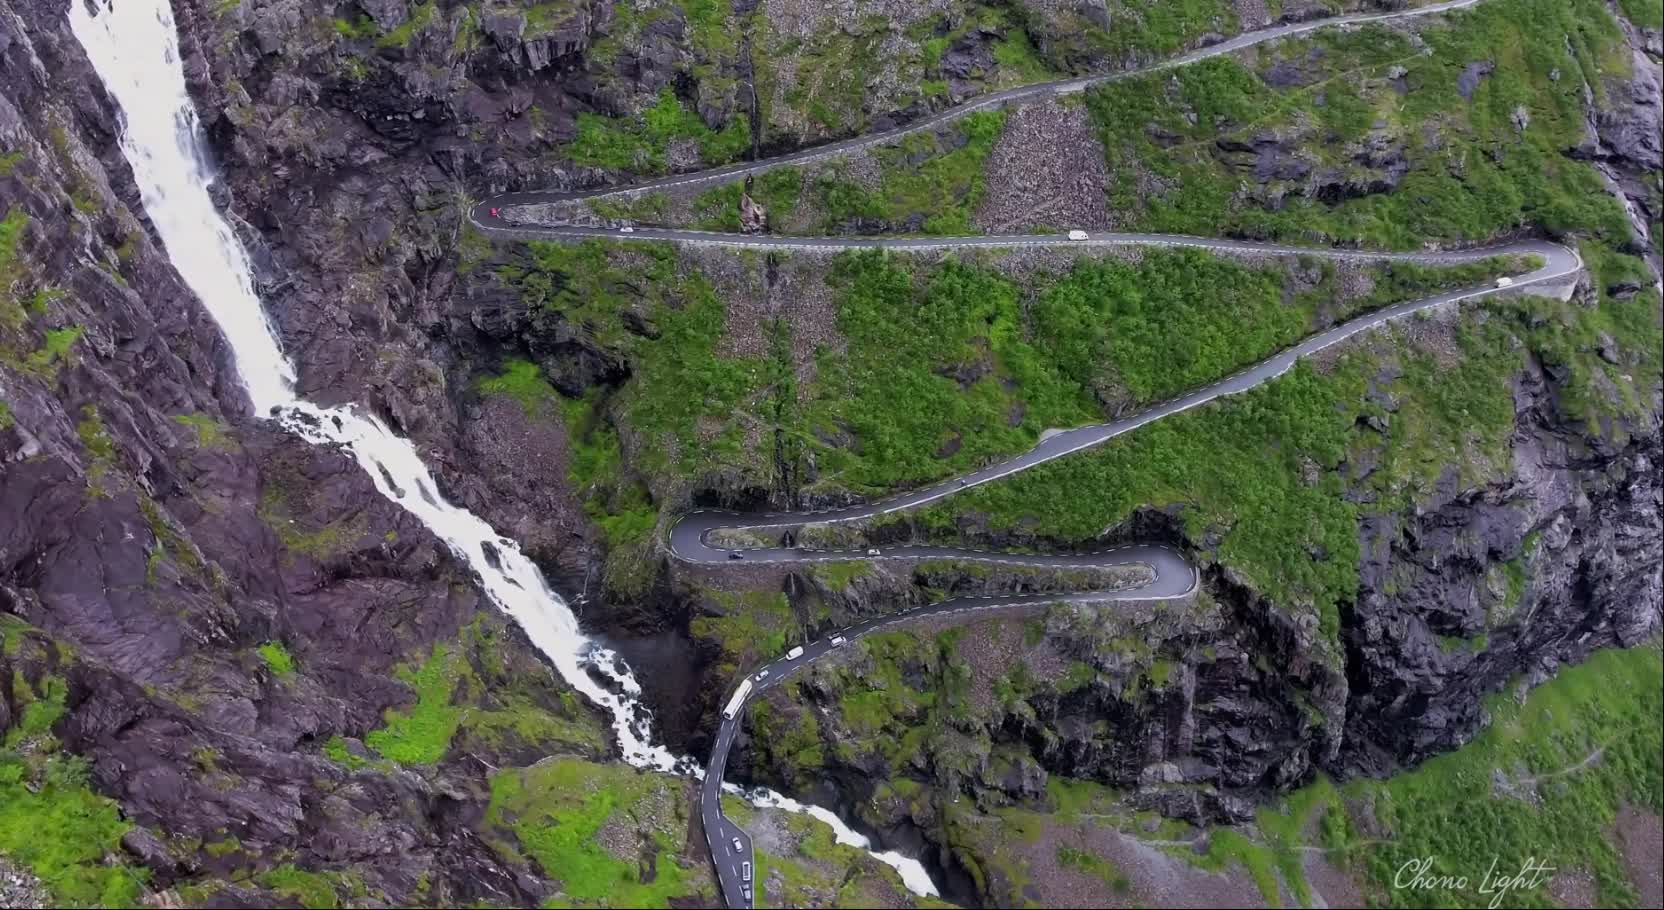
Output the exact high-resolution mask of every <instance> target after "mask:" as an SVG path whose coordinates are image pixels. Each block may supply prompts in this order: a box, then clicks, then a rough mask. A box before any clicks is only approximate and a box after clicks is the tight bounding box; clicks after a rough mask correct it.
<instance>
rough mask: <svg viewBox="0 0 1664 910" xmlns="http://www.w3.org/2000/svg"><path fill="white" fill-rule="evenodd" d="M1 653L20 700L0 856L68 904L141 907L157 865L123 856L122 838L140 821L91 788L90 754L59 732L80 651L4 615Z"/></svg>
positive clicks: (9, 754) (1, 744)
mask: <svg viewBox="0 0 1664 910" xmlns="http://www.w3.org/2000/svg"><path fill="white" fill-rule="evenodd" d="M0 653H3V654H4V655H5V657H6V658H7V663H8V664H10V665H11V666H12V668H13V669H12V676H11V678H10V679H9V680H6V681H5V682H4V685H5V688H6V690H7V691H9V692H10V693H11V699H10V701H11V703H12V704H14V705H18V706H20V707H21V712H20V715H19V716H18V717H17V718H15V719H14V720H13V722H12V723H11V725H10V726H9V728H8V729H7V730H5V731H4V735H3V736H0V856H4V857H6V858H8V859H10V860H11V861H12V862H13V863H16V864H17V865H18V866H20V867H21V868H23V869H24V870H25V871H28V872H30V873H33V874H34V875H35V877H37V878H39V879H40V880H41V882H42V884H43V885H44V886H45V887H46V888H47V890H48V892H49V893H50V894H51V895H52V897H53V898H54V899H56V900H59V901H62V902H63V905H65V906H72V907H99V906H102V907H130V906H135V905H136V903H137V901H138V898H139V895H140V894H142V893H143V892H144V889H145V881H146V880H147V879H148V878H149V877H150V872H149V870H147V869H144V868H142V867H139V866H135V865H131V864H129V863H128V862H126V861H124V860H123V859H122V856H123V854H122V851H121V847H120V843H121V838H122V835H124V834H126V833H127V832H128V831H129V830H130V829H131V828H132V827H133V825H132V823H131V822H130V821H128V820H126V819H124V818H123V817H122V815H121V812H120V811H119V807H118V806H117V804H116V803H115V802H114V801H113V800H110V799H108V798H106V797H104V796H101V795H99V794H98V793H96V792H95V791H94V790H93V789H92V788H91V786H90V782H89V777H88V767H87V762H86V760H85V759H83V758H81V757H80V756H78V755H75V754H73V753H70V752H69V751H67V750H65V749H63V747H62V745H61V743H60V742H59V741H58V739H57V737H56V736H54V735H53V733H52V728H53V726H54V725H55V724H57V723H58V721H59V720H60V719H61V718H62V716H63V713H64V708H65V700H66V699H67V698H68V696H69V683H68V680H67V679H66V678H65V676H64V675H63V673H64V671H65V670H67V669H68V664H70V663H71V662H72V661H73V660H74V655H73V653H72V652H70V651H69V650H68V649H67V648H65V647H63V646H62V645H60V644H58V643H56V642H54V641H52V640H51V639H50V638H48V637H47V636H45V635H43V634H41V633H39V632H38V631H35V630H33V629H31V628H30V627H29V626H28V625H26V624H25V623H24V622H23V621H22V620H20V619H17V618H15V617H12V616H9V615H5V614H0Z"/></svg>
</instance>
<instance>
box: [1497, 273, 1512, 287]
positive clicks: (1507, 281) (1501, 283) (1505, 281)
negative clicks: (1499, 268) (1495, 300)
mask: <svg viewBox="0 0 1664 910" xmlns="http://www.w3.org/2000/svg"><path fill="white" fill-rule="evenodd" d="M1496 286H1497V287H1499V288H1507V287H1513V286H1514V279H1512V278H1509V277H1508V276H1507V275H1504V276H1502V277H1501V278H1498V279H1497V280H1496Z"/></svg>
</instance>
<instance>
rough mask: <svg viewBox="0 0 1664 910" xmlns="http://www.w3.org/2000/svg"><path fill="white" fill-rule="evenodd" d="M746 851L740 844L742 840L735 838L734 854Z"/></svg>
mask: <svg viewBox="0 0 1664 910" xmlns="http://www.w3.org/2000/svg"><path fill="white" fill-rule="evenodd" d="M744 849H745V847H744V846H743V845H741V844H740V839H739V838H737V837H736V838H734V852H735V853H738V852H740V851H741V850H744Z"/></svg>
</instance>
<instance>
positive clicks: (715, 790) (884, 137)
mask: <svg viewBox="0 0 1664 910" xmlns="http://www.w3.org/2000/svg"><path fill="white" fill-rule="evenodd" d="M1476 2H1478V0H1454V2H1447V3H1440V4H1435V5H1432V6H1426V7H1421V8H1417V9H1406V10H1399V11H1396V12H1388V13H1379V14H1369V15H1351V16H1337V17H1333V18H1328V19H1322V20H1317V21H1314V22H1307V23H1300V24H1295V25H1280V26H1276V27H1273V28H1267V29H1261V30H1259V31H1254V32H1249V33H1245V34H1243V35H1239V36H1237V37H1235V38H1232V39H1229V40H1227V41H1223V42H1220V43H1218V44H1214V45H1210V46H1208V47H1206V48H1202V49H1200V50H1197V51H1193V52H1191V53H1188V54H1185V55H1183V56H1179V57H1175V58H1173V59H1170V60H1167V61H1164V62H1162V63H1159V64H1156V65H1153V66H1151V67H1147V68H1145V69H1144V70H1140V71H1133V72H1124V73H1116V74H1111V75H1105V76H1090V77H1084V78H1079V79H1069V80H1061V81H1057V82H1048V83H1040V84H1036V85H1030V86H1024V87H1021V88H1015V89H1008V90H1006V91H1002V92H996V93H994V94H991V95H986V96H983V97H980V98H977V99H974V100H972V101H969V102H967V103H965V104H961V105H958V106H956V107H953V108H949V109H946V110H943V111H940V112H938V113H936V114H933V115H930V116H927V117H925V118H922V119H920V120H917V121H914V122H913V123H910V124H908V125H906V126H904V127H900V128H897V129H893V130H888V131H884V132H880V133H872V134H868V135H865V136H860V137H857V138H854V139H849V140H845V141H843V142H836V143H832V144H829V145H824V146H819V147H816V148H812V149H805V150H803V151H799V152H795V153H792V154H789V155H782V156H780V157H777V158H771V159H768V160H766V161H759V162H746V163H740V164H734V165H729V166H727V167H720V168H714V169H711V170H708V171H701V172H699V173H696V174H684V175H677V176H672V177H665V178H662V179H659V180H652V181H648V182H645V183H638V184H633V185H631V186H627V187H611V188H604V189H600V190H594V191H588V192H576V193H574V192H556V191H549V192H543V191H534V192H520V193H507V194H503V195H499V196H495V197H492V198H490V199H487V200H485V201H483V202H481V203H480V204H479V205H478V206H476V207H475V208H474V210H473V211H472V213H471V214H470V217H471V219H472V220H473V222H474V223H475V225H476V226H477V227H479V228H480V229H481V230H482V231H484V232H485V233H486V234H487V235H489V236H493V237H496V238H499V239H520V240H548V239H565V240H580V239H586V238H595V237H607V238H613V239H616V240H639V241H669V242H674V243H686V244H701V245H711V246H733V247H745V248H759V249H787V250H792V249H819V250H839V249H888V250H897V251H909V250H911V251H931V250H943V249H961V248H968V247H994V248H1010V247H1023V246H1068V247H1094V246H1160V247H1198V248H1201V249H1207V250H1212V251H1215V252H1220V253H1230V254H1238V255H1243V254H1275V255H1286V254H1299V255H1308V256H1319V257H1325V258H1332V259H1353V260H1375V261H1382V260H1385V261H1407V262H1416V263H1420V264H1425V265H1440V264H1446V265H1448V264H1457V263H1462V262H1472V261H1474V260H1478V259H1483V258H1486V257H1490V256H1505V255H1513V254H1518V255H1529V256H1537V257H1540V258H1541V260H1542V264H1541V265H1540V266H1539V267H1537V268H1535V269H1533V270H1531V271H1529V272H1526V273H1523V274H1519V275H1515V276H1512V279H1513V283H1512V285H1511V286H1510V287H1507V288H1499V287H1496V286H1495V285H1494V284H1487V285H1484V286H1481V287H1473V288H1468V289H1465V290H1460V291H1454V292H1451V293H1448V294H1441V295H1439V296H1436V297H1428V298H1424V299H1421V300H1414V301H1407V302H1404V303H1399V304H1395V305H1393V306H1389V307H1386V308H1383V309H1380V310H1376V311H1375V312H1372V313H1368V314H1365V315H1362V316H1359V317H1357V318H1355V319H1352V320H1349V321H1347V322H1344V323H1341V324H1340V325H1337V326H1334V327H1332V328H1329V329H1326V330H1324V331H1322V332H1319V333H1317V334H1315V335H1312V336H1310V337H1308V338H1306V339H1305V340H1303V341H1301V342H1300V343H1299V344H1296V345H1294V346H1293V347H1291V348H1288V349H1286V350H1284V351H1282V352H1280V353H1278V354H1275V355H1273V356H1271V357H1268V358H1266V359H1265V360H1262V361H1260V362H1259V363H1256V364H1254V365H1253V366H1251V367H1248V368H1246V369H1244V370H1242V371H1240V372H1238V373H1236V374H1234V375H1232V376H1228V377H1225V378H1224V379H1221V380H1219V381H1217V382H1214V383H1212V384H1210V385H1208V386H1205V387H1203V388H1199V389H1195V390H1193V391H1191V392H1187V393H1185V394H1183V395H1180V396H1177V397H1174V398H1171V399H1168V400H1166V401H1162V402H1158V403H1156V404H1154V405H1152V406H1150V407H1149V408H1147V409H1146V410H1144V411H1142V412H1141V413H1139V414H1136V415H1134V416H1132V417H1127V418H1124V419H1121V420H1116V421H1112V422H1109V423H1102V424H1093V425H1090V426H1084V427H1076V428H1074V429H1069V430H1064V431H1061V432H1057V433H1055V434H1053V435H1050V436H1047V437H1046V438H1044V439H1043V440H1041V442H1040V443H1039V444H1037V445H1036V446H1035V447H1034V448H1032V449H1030V450H1029V451H1027V452H1024V453H1023V454H1021V455H1018V456H1016V457H1014V458H1010V459H1008V460H1006V461H1002V462H999V463H997V464H993V465H989V466H987V467H983V468H980V469H978V470H976V471H972V472H970V473H968V474H964V475H962V476H960V477H956V478H953V479H950V480H947V481H944V482H942V483H939V484H935V485H933V486H929V487H925V488H923V489H919V490H914V491H911V492H906V493H901V494H898V495H895V496H891V497H888V498H886V499H882V500H878V501H875V502H871V503H865V504H861V505H856V506H850V507H846V508H842V509H833V510H825V511H821V512H797V513H778V512H777V513H745V514H741V513H733V512H717V511H698V512H694V513H692V514H689V515H687V516H685V517H684V518H683V519H682V520H681V521H680V522H678V523H677V524H676V526H675V527H674V528H672V529H671V532H670V550H671V553H672V555H674V556H675V558H677V559H681V560H684V561H687V562H691V563H703V564H720V565H730V566H747V565H751V564H754V563H790V564H802V563H814V562H828V561H847V560H852V559H862V560H867V559H871V560H918V559H938V558H948V559H971V560H976V561H981V562H989V563H1001V564H1009V565H1023V566H1031V567H1045V568H1093V569H1103V568H1114V567H1120V566H1141V567H1144V568H1146V569H1147V570H1148V571H1149V580H1148V581H1147V582H1145V583H1143V584H1140V585H1136V586H1133V587H1130V588H1127V589H1124V590H1118V591H1097V592H1080V593H1073V594H1043V595H1014V596H1004V595H1002V596H990V597H976V598H956V599H954V600H948V601H943V602H941V603H935V604H930V605H928V606H924V607H915V608H913V609H910V610H907V611H904V612H901V613H895V614H891V615H888V616H882V617H876V618H873V619H869V620H867V621H865V622H862V623H858V624H856V625H853V626H850V627H848V628H846V629H843V630H842V631H840V632H836V633H832V634H830V635H828V636H827V637H825V638H823V639H821V640H819V641H816V642H811V643H807V644H805V645H804V646H803V648H804V653H803V654H802V655H800V656H799V657H797V658H796V659H794V660H788V659H786V658H784V657H781V658H778V659H776V660H775V661H774V662H772V663H770V664H768V665H766V666H764V667H760V668H757V669H754V670H753V671H751V678H752V680H753V686H754V688H753V691H752V694H751V696H749V698H755V697H756V695H757V693H759V692H762V691H765V690H767V689H768V688H771V687H773V686H776V685H779V684H780V683H781V682H782V681H783V680H786V679H789V678H791V677H792V676H793V675H794V674H796V673H798V672H800V671H801V670H802V669H803V668H804V667H807V666H809V665H811V664H813V663H814V662H815V661H816V660H818V659H820V658H822V657H824V656H826V655H827V654H829V653H831V652H832V651H833V650H835V649H837V648H841V647H848V646H849V645H850V644H851V643H853V642H854V641H855V640H856V639H858V638H860V637H861V636H863V635H866V634H869V633H872V632H878V631H882V630H885V629H890V628H894V627H896V626H900V625H903V624H906V623H910V622H914V621H916V620H918V619H920V618H922V617H927V616H941V615H944V614H973V613H978V612H985V611H992V610H1002V609H1003V610H1014V609H1016V610H1020V609H1037V608H1040V607H1044V606H1046V605H1049V604H1053V603H1060V602H1061V603H1102V602H1108V601H1114V600H1127V599H1137V600H1155V599H1164V598H1176V597H1186V596H1189V595H1190V594H1191V593H1192V592H1193V591H1194V590H1195V589H1196V585H1197V582H1198V576H1197V573H1196V569H1195V567H1194V566H1193V565H1191V563H1190V562H1189V561H1188V560H1187V559H1186V558H1185V557H1184V555H1183V554H1181V553H1179V552H1177V551H1175V550H1172V549H1170V548H1167V547H1163V546H1156V545H1141V544H1134V545H1128V546H1122V547H1115V548H1112V549H1108V550H1103V551H1100V552H1096V553H1079V554H1002V553H988V552H977V551H968V550H962V549H957V548H952V547H931V546H902V547H885V548H882V549H881V550H880V551H879V552H877V553H876V554H875V553H870V552H868V551H866V550H845V551H836V550H811V549H801V548H796V547H760V548H745V549H732V548H725V547H722V546H718V545H715V544H712V543H711V542H710V535H711V533H712V532H713V531H717V530H726V529H735V530H767V531H770V532H785V531H787V530H791V529H796V528H800V527H802V526H803V525H805V524H808V523H824V522H852V521H860V520H864V519H868V518H873V517H876V516H880V515H885V514H889V513H892V512H899V511H903V510H907V509H916V508H919V507H920V506H923V505H926V504H928V503H931V502H934V501H936V500H938V499H941V498H943V497H945V496H950V495H952V494H953V493H956V492H958V491H960V490H964V489H969V488H971V487H975V486H979V485H981V484H985V483H988V482H990V481H994V480H998V479H999V478H1002V477H1007V476H1010V475H1012V474H1015V473H1018V472H1020V471H1025V470H1028V469H1029V468H1032V467H1035V466H1037V465H1041V464H1045V463H1046V462H1049V461H1052V460H1054V459H1057V458H1061V457H1063V456H1065V455H1070V454H1073V453H1075V452H1079V451H1081V450H1083V449H1087V448H1090V447H1092V446H1096V445H1100V444H1102V443H1104V442H1106V441H1108V440H1110V439H1113V438H1115V437H1117V436H1120V435H1122V434H1123V433H1129V432H1131V431H1133V430H1136V429H1138V428H1139V427H1141V426H1144V425H1145V424H1147V423H1150V422H1152V421H1156V420H1160V419H1162V418H1164V417H1168V416H1171V415H1173V414H1177V413H1180V412H1183V411H1187V410H1189V409H1191V408H1194V407H1197V406H1199V405H1202V404H1206V403H1207V402H1210V401H1213V400H1215V399H1217V398H1221V397H1224V396H1227V395H1234V394H1237V393H1240V392H1244V391H1247V390H1249V389H1251V388H1254V387H1255V386H1258V385H1260V384H1262V383H1265V382H1267V381H1269V380H1271V379H1274V378H1276V377H1277V376H1280V375H1282V374H1283V373H1284V372H1285V371H1287V370H1288V369H1289V368H1290V367H1292V366H1293V365H1294V362H1295V361H1296V360H1298V359H1299V358H1301V357H1306V356H1309V355H1311V354H1313V353H1316V352H1317V351H1320V350H1322V349H1324V348H1326V347H1329V346H1330V345H1333V344H1336V343H1339V342H1341V341H1343V340H1345V339H1347V338H1349V337H1351V336H1352V335H1355V334H1357V333H1358V332H1362V331H1365V330H1368V329H1370V328H1373V327H1375V326H1378V325H1381V324H1382V323H1384V322H1387V321H1389V320H1392V319H1397V318H1401V317H1403V316H1406V315H1409V314H1412V313H1415V312H1419V311H1422V310H1428V309H1432V308H1434V307H1438V306H1442V305H1446V304H1454V303H1457V302H1459V301H1464V300H1471V299H1475V298H1479V297H1484V296H1487V295H1490V294H1497V293H1503V292H1505V291H1512V290H1514V289H1518V288H1523V287H1530V286H1560V285H1564V284H1567V283H1569V282H1570V281H1571V280H1572V276H1574V275H1576V273H1577V272H1578V271H1579V270H1581V269H1582V267H1583V263H1582V261H1581V260H1580V259H1579V258H1578V256H1577V254H1576V253H1575V252H1574V251H1572V250H1570V249H1568V248H1566V247H1564V246H1561V245H1559V244H1555V243H1549V242H1547V241H1538V240H1530V241H1521V242H1518V243H1510V244H1505V245H1499V246H1492V247H1487V248H1483V249H1469V250H1459V251H1453V250H1446V251H1431V252H1418V253H1378V252H1370V251H1363V250H1345V249H1314V248H1309V247H1299V246H1292V245H1287V244H1274V243H1257V242H1252V241H1242V240H1225V239H1212V238H1204V237H1185V236H1177V235H1168V234H1118V233H1105V232H1093V233H1090V234H1089V235H1088V237H1087V239H1086V240H1084V241H1071V240H1069V239H1068V237H1067V235H1065V234H1020V235H997V236H974V237H825V238H817V237H785V236H772V235H742V234H722V233H715V232H710V231H693V230H677V229H672V228H649V227H642V228H635V229H633V230H632V231H630V232H628V233H625V232H623V231H620V230H618V229H616V228H605V227H590V226H579V225H542V224H534V223H529V222H527V221H525V220H524V219H523V218H517V217H516V215H517V213H516V211H515V209H516V207H518V206H524V205H530V204H537V203H548V202H560V201H565V200H575V199H600V198H606V197H609V196H630V195H638V194H641V193H645V192H651V191H653V190H661V189H668V188H671V187H676V186H682V185H686V184H698V183H710V182H720V181H726V180H732V179H736V178H739V177H742V176H745V175H748V174H756V173H761V172H763V171H766V170H769V169H772V168H776V167H783V166H788V165H794V164H802V163H805V162H808V161H813V160H816V159H820V158H826V157H831V156H835V155H840V154H846V153H848V152H851V151H854V150H857V149H861V148H865V147H868V146H872V145H878V144H882V143H888V142H893V141H895V140H896V139H898V138H900V137H901V136H904V135H906V134H908V133H912V132H917V131H920V130H926V129H930V128H933V127H935V126H936V125H938V124H940V123H944V122H947V121H949V120H952V119H954V118H957V117H961V116H964V115H965V114H967V113H970V112H972V111H975V110H983V109H987V108H992V107H998V106H1002V105H1005V104H1008V103H1011V102H1013V101H1029V100H1037V99H1041V98H1045V97H1048V96H1055V95H1063V94H1069V93H1071V92H1078V91H1081V90H1083V89H1085V88H1086V87H1088V86H1090V85H1093V84H1096V83H1100V82H1107V81H1112V80H1115V79H1124V78H1127V77H1129V76H1133V75H1137V73H1138V72H1149V71H1151V70H1158V69H1166V68H1169V67H1174V66H1181V65H1184V64H1187V63H1193V62H1195V61H1198V60H1203V59H1207V58H1209V57H1214V56H1218V55H1220V54H1226V53H1230V52H1233V51H1237V50H1241V49H1242V48H1245V47H1249V46H1252V45H1255V44H1258V43H1261V42H1264V41H1268V40H1272V39H1275V38H1281V37H1287V36H1290V35H1296V34H1300V33H1303V32H1309V31H1313V30H1315V29H1319V28H1330V27H1335V26H1343V25H1358V24H1363V23H1367V22H1382V21H1388V20H1393V19H1403V18H1410V17H1415V16H1424V15H1429V14H1433V13H1439V12H1444V11H1447V10H1451V9H1458V8H1461V7H1466V6H1472V5H1473V4H1474V3H1476ZM493 210H499V214H496V215H494V214H492V212H493ZM505 216H507V217H505ZM735 553H737V554H739V555H738V558H735V557H734V556H733V555H732V554H735ZM834 642H836V644H834ZM735 685H736V686H737V685H738V681H736V682H735ZM731 693H732V690H730V692H729V693H727V694H725V697H724V698H723V700H722V703H723V704H724V705H726V704H727V701H728V698H727V695H731ZM749 698H748V700H749ZM744 716H745V712H744V709H743V706H742V709H741V710H740V711H739V712H738V713H737V714H736V716H735V718H734V719H731V720H730V719H724V720H723V721H722V723H721V725H720V726H719V728H718V730H717V735H716V740H715V743H714V745H713V747H712V750H711V759H710V763H709V764H708V766H707V768H706V774H705V779H704V783H703V785H702V786H701V788H700V806H699V809H700V819H701V821H702V822H703V825H704V829H705V837H706V841H707V846H708V847H709V849H710V851H711V859H712V862H713V864H714V865H715V867H716V871H717V878H718V881H719V883H720V885H721V888H722V894H723V899H724V901H725V902H726V903H727V905H728V906H729V907H745V908H749V907H751V906H753V905H754V898H755V894H756V891H755V888H756V887H757V886H758V885H759V884H760V883H759V882H756V881H746V876H745V871H746V868H747V865H748V864H749V865H750V868H751V869H755V857H754V856H753V850H752V844H751V838H750V836H749V835H747V834H746V833H745V832H744V831H742V830H740V828H739V826H737V825H735V824H734V823H733V822H732V821H730V820H729V819H728V818H727V817H726V816H724V815H723V814H722V781H723V775H724V772H725V770H726V767H727V762H728V753H729V751H730V750H731V749H732V748H733V744H734V739H735V737H736V736H737V735H738V732H739V728H740V725H741V723H742V722H743V718H744ZM736 842H737V846H736Z"/></svg>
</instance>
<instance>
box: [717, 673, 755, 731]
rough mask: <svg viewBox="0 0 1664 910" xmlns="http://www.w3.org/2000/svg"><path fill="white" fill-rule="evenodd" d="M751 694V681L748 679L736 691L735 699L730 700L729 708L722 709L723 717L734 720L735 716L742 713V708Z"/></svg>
mask: <svg viewBox="0 0 1664 910" xmlns="http://www.w3.org/2000/svg"><path fill="white" fill-rule="evenodd" d="M750 694H751V679H750V677H747V678H746V679H744V680H743V681H741V682H740V687H739V688H738V689H735V690H734V697H733V698H730V699H728V707H726V708H723V709H722V716H723V717H725V718H727V719H728V720H733V719H734V715H736V714H738V713H740V706H741V705H744V704H745V697H746V696H747V695H750Z"/></svg>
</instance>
